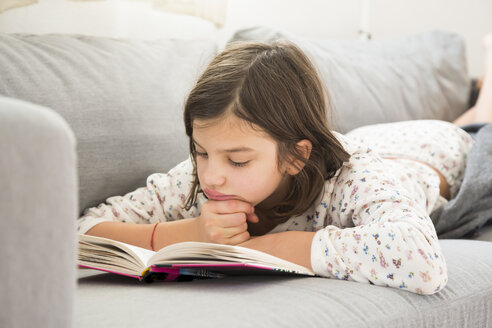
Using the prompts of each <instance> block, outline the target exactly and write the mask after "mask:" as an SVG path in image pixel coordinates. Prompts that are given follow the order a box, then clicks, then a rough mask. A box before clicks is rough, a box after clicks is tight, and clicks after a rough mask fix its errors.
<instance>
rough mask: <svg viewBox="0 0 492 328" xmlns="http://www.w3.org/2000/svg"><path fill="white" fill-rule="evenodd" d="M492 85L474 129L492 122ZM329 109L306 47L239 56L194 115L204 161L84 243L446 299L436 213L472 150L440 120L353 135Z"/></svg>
mask: <svg viewBox="0 0 492 328" xmlns="http://www.w3.org/2000/svg"><path fill="white" fill-rule="evenodd" d="M491 36H492V35H491ZM490 44H492V42H490ZM488 49H489V50H487V51H488V58H490V54H491V53H492V50H490V49H492V45H491V46H490V47H489V48H488ZM490 63H492V58H490V60H489V61H488V63H487V65H488V72H490V69H491V68H492V66H491V65H490ZM491 73H492V72H491ZM489 76H490V75H489ZM491 83H492V81H490V80H487V76H486V79H485V80H484V85H483V91H482V94H483V95H481V97H480V99H479V101H478V103H477V107H476V109H472V110H470V111H468V112H467V113H465V114H464V115H463V116H462V117H461V118H460V119H459V120H458V122H459V123H460V124H465V123H472V122H474V121H475V118H478V117H480V120H486V119H487V120H492V117H491V116H492V115H491V112H492V111H491V110H490V109H491V108H492V104H491V103H492V101H491V99H490V96H491V94H492V85H490V84H491ZM484 93H486V94H484ZM325 97H326V93H324V89H323V86H322V83H321V81H320V79H319V77H318V75H317V73H316V70H315V68H314V67H313V65H312V64H311V62H310V61H309V59H308V58H307V57H306V55H305V54H304V53H303V52H302V51H301V50H300V49H299V48H297V47H296V46H295V45H293V44H290V43H288V42H277V43H274V44H270V45H269V44H263V43H255V42H249V43H235V44H231V45H229V46H228V47H227V48H226V49H225V50H224V51H223V52H222V53H220V54H219V55H218V56H217V57H216V58H215V59H214V60H213V61H212V62H211V63H210V65H209V66H208V68H207V69H206V70H205V72H204V73H203V75H202V76H201V77H200V78H199V80H198V82H197V83H196V85H195V87H194V89H193V90H192V91H191V93H190V95H189V97H188V99H187V101H186V104H185V110H184V121H185V126H186V133H187V135H188V136H189V138H190V139H189V141H190V157H189V158H188V159H187V160H185V161H183V162H182V163H180V164H178V165H177V166H176V167H174V168H173V169H171V170H170V171H169V172H168V173H167V174H161V173H157V174H152V175H150V176H149V177H148V179H147V186H146V187H142V188H139V189H137V190H135V191H133V192H130V193H128V194H126V195H125V196H115V197H110V198H108V199H107V202H106V203H104V204H100V205H99V206H97V207H94V208H89V209H86V210H85V212H84V215H83V216H82V217H80V218H79V220H78V232H79V233H84V234H85V233H87V234H90V235H95V236H101V237H106V238H112V239H116V240H120V241H123V242H126V243H129V244H134V245H137V246H140V247H144V248H148V249H153V250H157V249H160V248H162V247H165V246H167V245H170V244H173V243H177V242H183V241H201V242H213V243H222V244H230V245H238V246H243V247H248V248H252V249H257V250H260V251H263V252H266V253H269V254H272V255H274V256H278V257H280V258H283V259H286V260H288V261H291V262H294V263H297V264H300V265H303V266H305V267H308V268H310V269H312V270H313V271H314V272H315V273H316V274H318V275H320V276H323V277H328V278H338V279H343V280H351V281H358V282H363V283H371V284H375V285H380V286H389V287H395V288H400V289H404V290H407V291H410V292H414V293H419V294H433V293H436V292H438V291H439V290H441V289H442V288H443V287H444V286H445V285H446V283H447V280H448V273H447V266H446V262H445V260H444V257H443V254H442V251H441V248H440V245H439V241H438V238H437V235H436V231H435V228H434V226H433V224H432V221H431V219H430V217H429V213H431V211H432V210H433V209H435V208H437V207H439V206H441V205H442V204H444V203H445V202H447V200H449V199H450V198H451V197H453V196H454V195H455V194H456V192H457V190H458V188H459V184H460V182H461V179H462V176H463V172H464V168H465V165H466V158H467V154H468V152H469V151H470V148H471V147H472V144H473V140H472V138H471V137H470V136H469V135H468V134H467V133H466V132H465V131H464V130H462V129H460V128H459V127H458V126H456V125H453V124H452V123H449V122H444V121H437V120H421V121H406V122H397V123H388V124H379V125H371V126H366V127H362V128H359V129H356V130H353V131H351V132H350V133H348V134H346V135H342V134H340V133H337V132H335V131H333V130H331V129H330V128H329V122H328V120H327V107H328V104H327V99H326V98H325ZM484 114H487V115H486V116H487V117H483V116H480V115H484Z"/></svg>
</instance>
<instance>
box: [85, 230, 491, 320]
mask: <svg viewBox="0 0 492 328" xmlns="http://www.w3.org/2000/svg"><path fill="white" fill-rule="evenodd" d="M440 242H441V247H442V250H443V253H444V256H445V258H446V263H447V266H448V273H449V280H448V283H447V285H446V286H445V287H444V288H443V289H442V290H441V291H440V292H439V293H437V294H433V295H419V294H415V293H411V292H408V291H406V290H400V289H396V288H389V287H381V286H376V285H369V284H367V285H366V284H362V283H358V282H353V281H344V280H337V279H328V278H311V277H308V278H304V277H303V278H299V277H294V278H291V277H268V276H260V277H258V276H257V277H230V278H224V279H214V280H210V279H209V280H197V281H191V282H171V283H154V284H145V283H140V282H139V281H138V280H136V279H134V278H129V277H125V276H117V275H113V274H110V273H100V272H98V271H95V270H79V277H80V278H79V284H78V289H77V295H76V311H75V324H76V326H77V327H91V328H92V327H94V328H96V327H118V326H126V327H134V326H142V327H148V328H151V327H198V326H200V327H296V328H297V327H344V328H345V327H358V328H359V327H371V328H372V327H391V328H398V327H416V328H417V327H418V328H420V327H487V325H488V324H490V322H492V275H491V274H490V273H491V272H492V256H490V254H491V253H492V243H491V242H486V241H475V240H460V239H446V240H441V241H440Z"/></svg>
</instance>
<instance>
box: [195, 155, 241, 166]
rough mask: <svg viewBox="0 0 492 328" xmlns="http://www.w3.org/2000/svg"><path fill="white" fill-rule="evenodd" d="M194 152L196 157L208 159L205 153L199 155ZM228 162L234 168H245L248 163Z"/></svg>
mask: <svg viewBox="0 0 492 328" xmlns="http://www.w3.org/2000/svg"><path fill="white" fill-rule="evenodd" d="M195 152H196V155H197V156H200V157H203V158H207V157H208V154H207V153H200V152H198V151H195ZM229 162H230V163H231V164H232V165H234V166H236V167H243V166H246V164H248V163H249V161H246V162H241V163H238V162H234V161H231V160H229Z"/></svg>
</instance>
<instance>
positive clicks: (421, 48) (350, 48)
mask: <svg viewBox="0 0 492 328" xmlns="http://www.w3.org/2000/svg"><path fill="white" fill-rule="evenodd" d="M279 39H286V40H289V41H292V42H294V43H296V44H297V45H299V46H300V47H301V49H302V50H304V51H305V52H306V53H307V54H308V56H310V58H311V59H312V61H313V63H314V64H315V66H316V67H317V69H318V71H319V73H320V75H321V78H322V80H323V81H324V83H325V85H326V86H327V89H328V93H329V97H330V99H331V103H332V108H333V110H334V113H333V115H332V116H330V120H331V121H332V123H333V127H334V128H335V130H337V131H340V132H342V133H345V132H348V131H350V130H352V129H355V128H357V127H359V126H363V125H368V124H375V123H385V122H396V121H404V120H410V119H440V120H445V121H453V120H454V119H456V118H457V117H458V116H459V115H460V114H461V113H463V112H464V111H465V110H466V109H467V107H468V98H469V94H470V88H471V83H470V78H469V77H468V71H467V64H466V57H465V46H464V40H463V38H462V37H460V36H458V35H456V34H453V33H450V32H444V31H439V30H435V31H430V32H426V33H421V34H418V35H412V36H408V37H406V38H399V39H397V40H371V41H363V40H330V39H327V40H321V39H307V38H303V37H298V36H296V35H293V34H291V33H289V32H285V31H280V30H276V29H273V28H269V27H267V26H257V27H251V28H244V29H241V30H238V31H237V32H236V33H235V34H234V35H233V36H232V38H231V39H230V42H233V41H247V40H258V41H266V42H271V41H274V40H279Z"/></svg>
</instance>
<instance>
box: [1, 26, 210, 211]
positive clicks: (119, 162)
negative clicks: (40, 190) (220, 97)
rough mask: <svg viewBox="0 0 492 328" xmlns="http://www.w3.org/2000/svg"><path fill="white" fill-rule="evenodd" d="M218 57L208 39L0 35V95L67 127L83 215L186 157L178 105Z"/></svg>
mask: <svg viewBox="0 0 492 328" xmlns="http://www.w3.org/2000/svg"><path fill="white" fill-rule="evenodd" d="M216 51H217V45H216V43H215V42H212V41H210V40H169V39H166V40H157V41H139V40H130V39H116V38H102V37H89V36H82V35H56V34H52V35H27V34H10V35H9V34H0V94H1V95H4V96H8V97H13V98H19V99H23V100H27V101H29V102H33V103H36V104H41V105H44V106H47V107H50V108H53V109H54V110H55V111H57V112H58V113H59V114H61V116H62V117H63V118H64V119H65V120H66V121H67V122H68V123H69V124H70V126H71V128H72V129H73V130H74V132H75V135H76V138H77V143H78V167H79V181H80V210H83V209H84V208H86V207H89V206H95V205H97V204H98V203H100V202H102V201H103V200H104V199H105V198H106V197H109V196H114V195H121V194H124V193H126V192H128V191H130V190H133V189H135V188H137V187H141V186H143V185H145V179H146V178H147V176H148V175H149V174H151V173H155V172H167V171H168V170H169V169H170V168H172V167H173V166H175V165H176V163H179V162H181V161H183V160H184V159H185V158H186V157H187V154H188V143H187V138H186V134H185V132H184V123H183V117H182V116H183V114H182V110H183V108H182V107H183V103H184V100H185V97H186V95H187V93H188V92H189V90H190V89H191V87H192V86H193V83H194V80H195V79H196V78H197V77H198V75H199V73H200V71H201V70H202V69H204V68H205V66H206V64H208V62H209V61H210V60H211V59H212V57H213V56H214V55H215V54H216Z"/></svg>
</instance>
